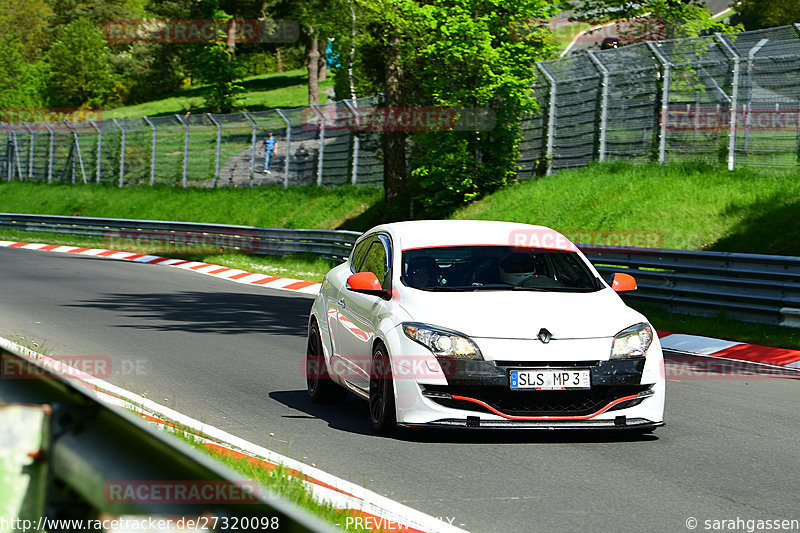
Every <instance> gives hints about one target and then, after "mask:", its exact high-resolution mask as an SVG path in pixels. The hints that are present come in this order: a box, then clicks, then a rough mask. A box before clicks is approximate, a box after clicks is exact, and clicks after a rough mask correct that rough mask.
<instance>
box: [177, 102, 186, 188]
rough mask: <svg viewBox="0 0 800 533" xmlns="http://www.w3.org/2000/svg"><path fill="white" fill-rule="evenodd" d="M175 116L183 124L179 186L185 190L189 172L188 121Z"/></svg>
mask: <svg viewBox="0 0 800 533" xmlns="http://www.w3.org/2000/svg"><path fill="white" fill-rule="evenodd" d="M175 116H176V117H177V118H178V121H180V123H181V124H183V177H182V178H181V185H182V186H183V188H184V189H185V188H186V182H187V173H188V171H189V121H188V120H183V117H181V116H180V115H178V114H176V115H175Z"/></svg>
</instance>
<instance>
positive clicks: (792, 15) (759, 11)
mask: <svg viewBox="0 0 800 533" xmlns="http://www.w3.org/2000/svg"><path fill="white" fill-rule="evenodd" d="M735 7H736V10H737V11H738V13H739V20H740V21H741V22H742V23H743V24H744V27H745V28H746V29H748V30H758V29H761V28H772V27H775V26H788V25H789V24H794V23H796V22H800V2H797V0H741V1H740V2H736V4H735Z"/></svg>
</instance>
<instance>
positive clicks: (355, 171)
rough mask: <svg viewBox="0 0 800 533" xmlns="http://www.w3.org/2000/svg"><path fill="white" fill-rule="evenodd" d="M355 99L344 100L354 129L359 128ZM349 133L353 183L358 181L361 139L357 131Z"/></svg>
mask: <svg viewBox="0 0 800 533" xmlns="http://www.w3.org/2000/svg"><path fill="white" fill-rule="evenodd" d="M355 103H356V102H355V100H344V105H346V106H347V109H348V110H349V111H350V113H352V115H353V118H354V119H355V125H356V130H359V129H360V128H361V115H359V113H358V108H357V107H356V106H355ZM350 135H351V136H352V138H353V168H352V174H351V176H350V183H352V184H353V185H355V184H356V183H358V156H359V153H358V151H359V148H360V146H359V145H360V141H361V139H360V138H359V136H358V131H352V132H350Z"/></svg>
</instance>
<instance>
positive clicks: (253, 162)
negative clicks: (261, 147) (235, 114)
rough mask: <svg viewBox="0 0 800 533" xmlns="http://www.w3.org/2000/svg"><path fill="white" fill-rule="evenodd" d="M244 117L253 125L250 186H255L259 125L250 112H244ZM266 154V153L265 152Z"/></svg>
mask: <svg viewBox="0 0 800 533" xmlns="http://www.w3.org/2000/svg"><path fill="white" fill-rule="evenodd" d="M242 115H243V116H244V118H246V119H247V121H248V122H250V125H251V126H252V127H253V131H252V133H251V135H250V187H252V186H253V177H254V175H255V172H256V142H257V141H258V138H257V134H258V126H257V125H256V121H255V120H253V118H252V117H251V116H250V113H247V112H244V113H242ZM265 156H266V154H265Z"/></svg>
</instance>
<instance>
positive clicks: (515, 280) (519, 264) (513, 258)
mask: <svg viewBox="0 0 800 533" xmlns="http://www.w3.org/2000/svg"><path fill="white" fill-rule="evenodd" d="M499 268H500V280H501V281H502V282H503V283H507V284H509V285H513V286H518V285H520V284H521V283H522V282H524V281H525V280H527V279H530V278H535V277H537V276H541V275H544V274H545V272H544V265H542V264H541V259H540V258H538V257H535V256H532V255H530V254H525V253H513V254H510V255H507V256H505V257H504V258H503V259H501V260H500V264H499Z"/></svg>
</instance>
